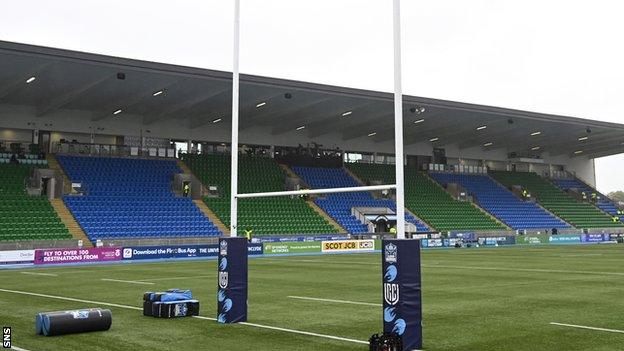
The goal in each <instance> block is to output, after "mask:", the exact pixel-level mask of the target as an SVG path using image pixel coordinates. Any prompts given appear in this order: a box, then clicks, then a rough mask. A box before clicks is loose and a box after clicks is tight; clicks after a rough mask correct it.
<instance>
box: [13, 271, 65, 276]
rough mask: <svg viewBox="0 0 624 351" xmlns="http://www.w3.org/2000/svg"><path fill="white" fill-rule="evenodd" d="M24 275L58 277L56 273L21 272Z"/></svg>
mask: <svg viewBox="0 0 624 351" xmlns="http://www.w3.org/2000/svg"><path fill="white" fill-rule="evenodd" d="M20 273H22V274H29V275H45V276H47V277H58V274H54V273H38V272H20Z"/></svg>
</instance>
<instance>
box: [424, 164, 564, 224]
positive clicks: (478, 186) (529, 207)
mask: <svg viewBox="0 0 624 351" xmlns="http://www.w3.org/2000/svg"><path fill="white" fill-rule="evenodd" d="M430 175H431V177H432V178H433V179H435V180H436V181H437V182H438V183H440V184H443V185H444V184H449V183H456V184H459V185H460V186H462V187H463V188H464V189H466V191H468V193H469V194H470V195H471V196H472V197H473V199H474V201H475V202H476V203H477V204H478V205H479V206H480V207H481V208H483V209H485V210H486V211H488V212H489V213H490V214H492V215H493V216H495V217H496V218H498V219H500V220H501V221H502V222H503V223H505V224H507V225H508V226H509V227H511V228H513V229H544V230H545V229H551V228H557V229H565V228H570V226H569V225H568V224H567V223H565V222H564V221H562V220H560V219H559V218H557V217H555V216H553V215H552V214H550V213H548V212H547V211H545V210H544V209H543V208H541V207H540V206H538V205H536V204H534V203H532V202H526V201H522V200H521V199H520V198H518V197H517V196H515V195H514V194H513V193H512V192H511V191H509V190H507V189H506V188H504V187H503V186H501V185H499V184H498V183H496V182H495V181H494V180H493V179H492V178H490V176H488V175H484V174H462V173H431V174H430Z"/></svg>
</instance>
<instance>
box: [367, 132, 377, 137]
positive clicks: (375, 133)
mask: <svg viewBox="0 0 624 351" xmlns="http://www.w3.org/2000/svg"><path fill="white" fill-rule="evenodd" d="M375 135H377V132H370V133H368V136H369V137H373V136H375Z"/></svg>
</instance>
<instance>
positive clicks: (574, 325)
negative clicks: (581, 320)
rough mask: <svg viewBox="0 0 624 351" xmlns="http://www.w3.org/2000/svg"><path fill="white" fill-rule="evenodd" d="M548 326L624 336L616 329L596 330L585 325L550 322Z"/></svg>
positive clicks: (623, 332) (623, 331)
mask: <svg viewBox="0 0 624 351" xmlns="http://www.w3.org/2000/svg"><path fill="white" fill-rule="evenodd" d="M550 324H551V325H558V326H561V327H570V328H578V329H587V330H596V331H603V332H609V333H620V334H624V330H617V329H606V328H596V327H588V326H586V325H576V324H565V323H556V322H550Z"/></svg>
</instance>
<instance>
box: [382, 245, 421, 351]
mask: <svg viewBox="0 0 624 351" xmlns="http://www.w3.org/2000/svg"><path fill="white" fill-rule="evenodd" d="M382 268H383V269H382V275H383V277H382V282H383V284H382V289H383V321H384V332H386V333H396V334H398V335H399V336H401V338H402V339H403V350H413V349H421V348H422V289H421V282H420V241H419V240H413V239H403V240H400V239H392V240H383V241H382Z"/></svg>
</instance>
